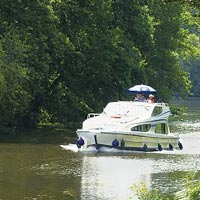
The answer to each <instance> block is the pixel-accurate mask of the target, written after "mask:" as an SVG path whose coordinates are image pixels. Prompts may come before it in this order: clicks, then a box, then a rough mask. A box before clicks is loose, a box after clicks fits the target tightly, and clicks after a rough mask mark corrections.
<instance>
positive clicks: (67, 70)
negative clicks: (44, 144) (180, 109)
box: [0, 0, 199, 127]
mask: <svg viewBox="0 0 200 200" xmlns="http://www.w3.org/2000/svg"><path fill="white" fill-rule="evenodd" d="M190 2H193V4H187V3H186V4H183V5H182V4H180V3H179V2H178V1H164V0H159V1H158V0H150V1H145V0H142V1H141V0H134V1H133V0H127V1H124V0H90V1H86V0H51V1H50V0H37V1H30V0H1V1H0V113H1V116H0V124H1V126H9V127H19V126H28V127H33V126H37V124H38V122H59V123H64V124H67V123H68V122H76V121H80V120H81V119H82V118H83V117H85V115H86V113H88V112H93V111H100V110H101V109H102V107H103V106H105V104H106V103H107V102H109V101H113V100H123V99H129V98H130V96H129V95H128V94H127V93H126V89H127V88H128V87H130V86H132V85H134V84H140V83H143V84H149V85H151V86H152V87H154V88H156V89H157V90H158V93H159V95H160V97H161V98H162V99H163V100H169V99H170V97H171V96H172V95H173V94H177V95H183V94H189V92H190V88H191V82H190V79H189V74H188V73H187V72H186V71H185V70H184V68H183V62H184V61H185V60H187V59H189V58H193V57H194V58H197V57H198V55H199V48H198V45H199V41H198V34H199V28H198V26H199V19H198V18H199V15H198V13H199V8H198V2H197V3H196V4H195V1H190ZM194 6H196V7H194ZM193 29H195V32H192V31H191V30H193Z"/></svg>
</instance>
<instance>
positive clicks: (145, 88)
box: [128, 84, 156, 94]
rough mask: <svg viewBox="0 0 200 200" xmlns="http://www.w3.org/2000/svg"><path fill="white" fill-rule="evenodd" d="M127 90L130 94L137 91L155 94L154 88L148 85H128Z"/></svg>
mask: <svg viewBox="0 0 200 200" xmlns="http://www.w3.org/2000/svg"><path fill="white" fill-rule="evenodd" d="M128 92H130V93H132V94H137V93H138V92H141V93H143V94H155V93H156V90H155V89H154V88H152V87H150V86H148V85H143V84H141V85H135V86H133V87H130V88H129V89H128Z"/></svg>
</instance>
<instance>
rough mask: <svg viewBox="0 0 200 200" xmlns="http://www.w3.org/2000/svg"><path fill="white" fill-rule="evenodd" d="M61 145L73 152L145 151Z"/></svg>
mask: <svg viewBox="0 0 200 200" xmlns="http://www.w3.org/2000/svg"><path fill="white" fill-rule="evenodd" d="M60 147H61V148H62V149H63V150H67V151H72V152H75V153H77V152H82V153H84V152H85V153H98V152H102V153H106V152H108V153H144V152H143V151H133V150H120V149H114V148H111V147H100V148H99V149H96V147H94V146H91V147H87V148H84V147H81V148H78V147H77V145H76V144H68V145H60ZM145 153H150V152H145Z"/></svg>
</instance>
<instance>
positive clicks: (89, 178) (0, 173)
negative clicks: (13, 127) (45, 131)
mask: <svg viewBox="0 0 200 200" xmlns="http://www.w3.org/2000/svg"><path fill="white" fill-rule="evenodd" d="M198 102H199V101H196V103H198ZM182 103H184V102H182ZM192 105H194V103H192ZM198 105H199V104H198ZM194 108H195V107H194ZM197 112H200V111H198V110H196V112H194V111H192V110H190V111H189V115H187V117H186V118H183V119H180V120H179V121H175V122H172V124H171V125H172V126H175V127H176V131H178V132H180V133H181V140H182V143H183V146H184V149H183V150H182V151H162V152H155V153H134V152H120V151H112V150H110V149H103V150H102V152H99V153H96V152H95V151H94V150H91V151H90V152H77V148H76V146H75V145H73V144H72V145H67V146H65V147H66V148H67V149H69V150H68V151H66V150H63V149H62V148H61V147H60V146H59V145H58V144H57V145H56V144H52V145H51V144H10V143H8V144H0V199H2V200H12V199H19V200H23V199H24V200H33V199H34V200H40V199H41V200H44V199H54V200H56V199H58V200H62V199H67V200H70V199H77V200H79V199H81V200H86V199H87V200H94V199H98V200H99V199H100V200H101V199H102V200H105V199H108V200H109V199H119V200H122V199H129V197H130V196H132V197H133V199H137V198H136V197H134V196H133V192H132V191H131V189H130V187H131V186H132V185H133V184H139V183H141V182H142V181H144V182H145V183H146V184H147V186H148V187H151V188H154V189H159V190H161V191H162V192H163V193H165V194H170V193H172V192H175V191H179V190H180V189H181V188H182V183H183V180H184V179H185V176H186V175H187V172H188V171H193V170H197V171H198V170H200V162H199V159H200V120H199V119H198V117H196V118H195V116H194V115H196V116H198V113H197ZM190 114H191V116H190ZM64 142H65V141H63V143H64Z"/></svg>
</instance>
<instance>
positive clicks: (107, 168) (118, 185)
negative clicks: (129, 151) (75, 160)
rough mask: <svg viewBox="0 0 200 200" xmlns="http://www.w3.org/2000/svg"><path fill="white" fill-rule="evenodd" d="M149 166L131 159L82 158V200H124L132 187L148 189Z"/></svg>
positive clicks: (144, 161) (149, 164)
mask: <svg viewBox="0 0 200 200" xmlns="http://www.w3.org/2000/svg"><path fill="white" fill-rule="evenodd" d="M152 164H153V163H152V162H151V161H150V160H140V159H135V158H134V157H132V158H129V157H123V156H122V157H118V156H114V157H113V156H112V157H110V156H95V157H93V156H84V158H83V167H82V172H83V173H82V177H81V197H82V199H83V200H84V199H91V200H92V199H128V198H129V197H130V196H131V195H132V193H131V190H130V187H131V186H132V185H133V183H140V182H141V181H144V182H146V183H147V184H148V185H150V174H151V173H152V170H153V168H152Z"/></svg>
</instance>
